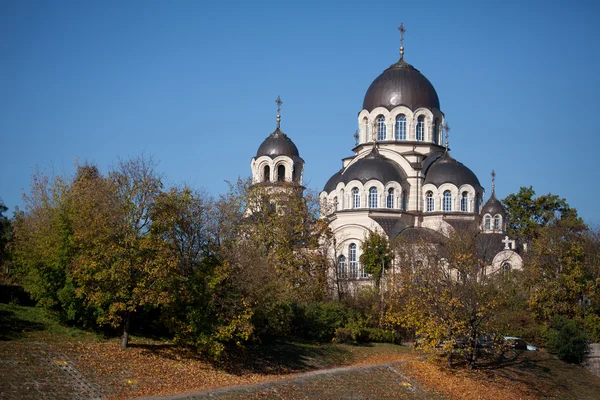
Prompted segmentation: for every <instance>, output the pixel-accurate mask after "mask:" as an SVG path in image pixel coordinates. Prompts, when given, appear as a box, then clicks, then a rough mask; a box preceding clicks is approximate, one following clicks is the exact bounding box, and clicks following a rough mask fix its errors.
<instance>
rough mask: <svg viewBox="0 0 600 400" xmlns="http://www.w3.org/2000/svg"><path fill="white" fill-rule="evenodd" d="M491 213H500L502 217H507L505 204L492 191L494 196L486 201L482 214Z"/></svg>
mask: <svg viewBox="0 0 600 400" xmlns="http://www.w3.org/2000/svg"><path fill="white" fill-rule="evenodd" d="M485 214H490V215H496V214H500V215H502V217H506V209H505V208H504V205H503V204H502V203H501V202H500V200H498V199H497V198H496V194H495V193H494V192H492V197H490V199H489V200H488V201H486V202H485V205H484V206H483V208H482V209H481V215H485Z"/></svg>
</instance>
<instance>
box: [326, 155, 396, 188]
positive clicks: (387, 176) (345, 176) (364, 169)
mask: <svg viewBox="0 0 600 400" xmlns="http://www.w3.org/2000/svg"><path fill="white" fill-rule="evenodd" d="M371 179H374V180H377V181H379V182H381V183H383V184H386V183H388V182H401V181H403V180H405V179H406V174H405V173H404V171H403V170H402V168H400V166H399V165H398V164H396V163H395V162H393V161H392V160H390V159H389V158H386V157H384V156H382V155H381V154H379V151H378V150H377V149H376V148H375V147H374V148H373V150H372V151H371V153H369V154H368V155H367V156H366V157H364V158H361V159H360V160H358V161H356V162H355V163H354V164H352V165H350V166H349V167H348V168H346V170H342V171H339V172H337V173H336V174H335V175H333V176H332V177H331V178H329V180H328V181H327V183H326V184H325V187H324V188H323V191H325V192H327V193H329V192H331V191H333V190H335V188H336V186H337V185H338V183H340V182H343V183H344V184H346V183H348V182H350V181H353V180H358V181H360V182H362V183H365V182H367V181H369V180H371Z"/></svg>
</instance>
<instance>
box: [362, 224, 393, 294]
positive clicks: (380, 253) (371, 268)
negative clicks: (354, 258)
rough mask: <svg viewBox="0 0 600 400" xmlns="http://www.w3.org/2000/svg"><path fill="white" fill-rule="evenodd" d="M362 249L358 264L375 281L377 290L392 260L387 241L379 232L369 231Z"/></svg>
mask: <svg viewBox="0 0 600 400" xmlns="http://www.w3.org/2000/svg"><path fill="white" fill-rule="evenodd" d="M362 248H363V253H362V254H361V256H360V263H361V264H362V265H363V266H364V268H365V272H366V273H368V274H370V275H371V276H372V277H373V279H375V287H376V288H377V290H379V289H380V282H381V278H382V276H383V275H384V274H385V271H387V270H388V269H390V267H391V266H392V261H393V259H394V255H393V253H392V252H391V250H390V246H389V243H388V240H387V238H386V237H385V235H383V234H382V233H381V232H377V231H369V234H368V235H367V236H366V237H365V239H364V241H363V246H362Z"/></svg>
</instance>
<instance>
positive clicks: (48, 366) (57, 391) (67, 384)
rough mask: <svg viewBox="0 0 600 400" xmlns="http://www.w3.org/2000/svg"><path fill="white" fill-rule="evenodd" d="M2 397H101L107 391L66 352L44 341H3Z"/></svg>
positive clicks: (0, 359) (0, 352) (0, 354)
mask: <svg viewBox="0 0 600 400" xmlns="http://www.w3.org/2000/svg"><path fill="white" fill-rule="evenodd" d="M0 368H1V369H0V371H1V372H0V398H2V399H16V400H19V399H57V400H62V399H65V400H66V399H101V398H105V397H106V395H105V394H103V393H101V392H100V390H99V388H98V387H97V386H96V385H95V384H93V383H91V382H89V381H88V380H87V379H86V378H85V377H84V376H83V375H81V374H80V373H79V371H78V370H77V368H75V365H74V363H73V362H72V360H70V359H69V358H68V357H67V356H65V355H64V354H63V353H60V352H56V351H54V350H50V349H49V347H48V346H47V345H46V344H45V343H26V344H25V343H23V344H20V345H19V344H12V345H11V346H10V347H8V346H3V343H0Z"/></svg>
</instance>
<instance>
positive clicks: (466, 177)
mask: <svg viewBox="0 0 600 400" xmlns="http://www.w3.org/2000/svg"><path fill="white" fill-rule="evenodd" d="M428 183H433V184H434V185H435V186H437V187H439V186H440V185H442V184H444V183H453V184H455V185H456V186H458V187H460V186H462V185H464V184H469V185H471V186H473V188H475V189H477V188H480V187H481V185H480V184H479V179H477V176H476V175H475V174H474V173H473V171H471V170H470V169H469V168H467V167H466V166H465V165H464V164H462V163H459V162H458V161H456V160H455V159H454V158H452V157H451V156H450V153H448V152H447V151H446V152H445V153H444V154H443V155H442V156H441V157H440V158H439V159H438V160H437V161H435V162H434V163H433V164H432V165H431V166H430V167H429V170H428V171H427V173H426V175H425V182H424V183H423V184H424V185H425V184H428Z"/></svg>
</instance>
